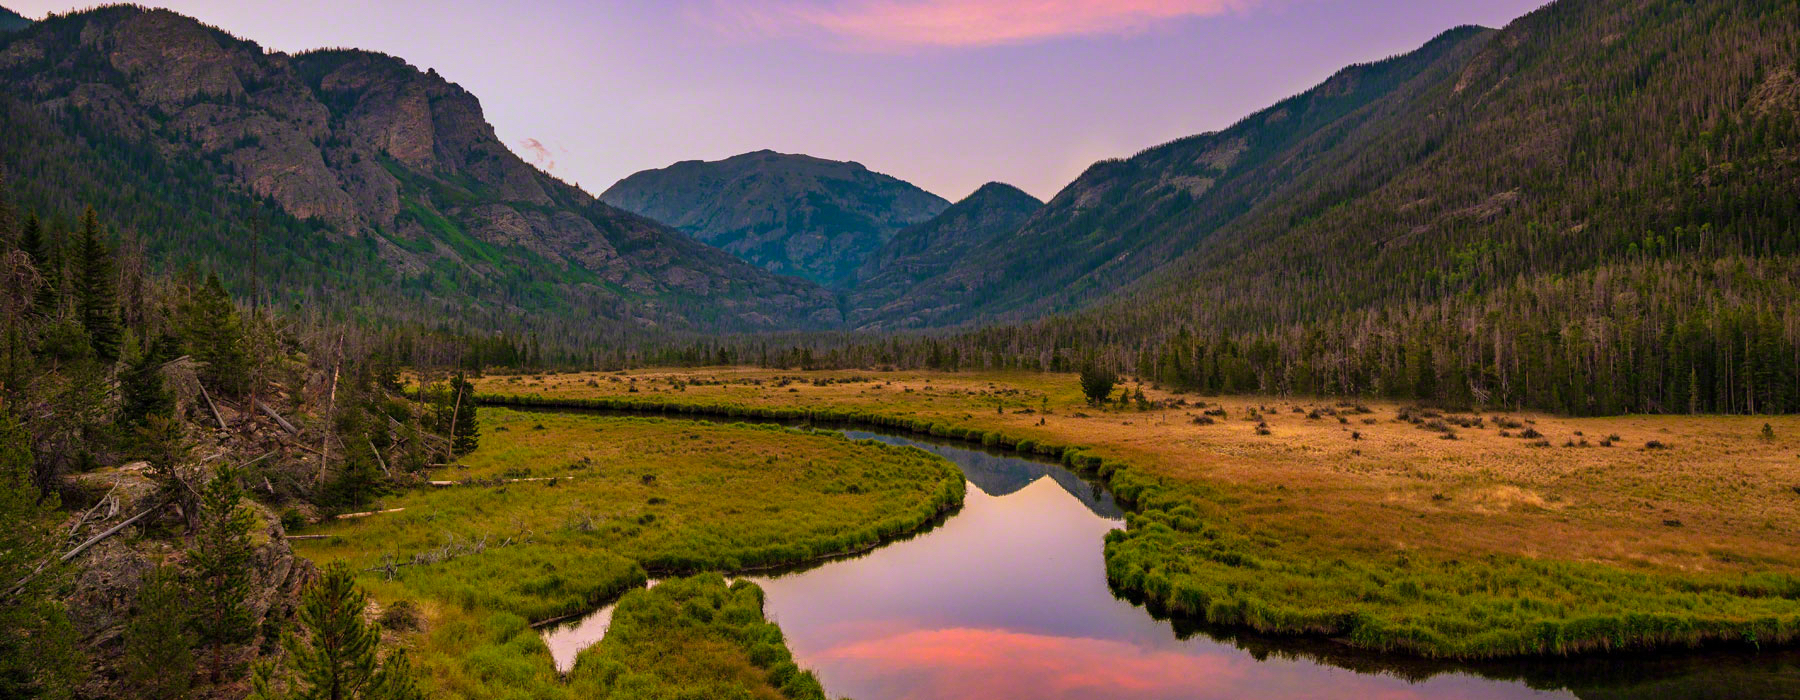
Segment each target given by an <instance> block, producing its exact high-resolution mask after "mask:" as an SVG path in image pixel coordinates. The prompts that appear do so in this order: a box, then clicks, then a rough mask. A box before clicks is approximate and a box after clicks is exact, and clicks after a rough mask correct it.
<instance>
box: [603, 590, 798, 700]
mask: <svg viewBox="0 0 1800 700" xmlns="http://www.w3.org/2000/svg"><path fill="white" fill-rule="evenodd" d="M762 609H763V597H762V590H761V589H759V588H757V586H756V584H753V583H750V582H749V581H741V580H740V581H736V582H733V583H731V584H729V585H727V584H726V582H725V579H724V578H723V577H721V576H719V575H718V574H699V575H696V576H692V577H689V578H681V579H674V580H670V581H664V582H662V584H661V585H658V586H656V587H655V588H650V589H644V590H636V591H632V592H630V593H627V594H625V597H624V598H622V599H620V600H619V606H618V608H617V609H616V610H615V611H614V613H613V621H612V627H611V628H610V629H608V630H607V633H606V637H605V638H604V639H602V640H600V643H599V644H596V645H595V646H594V647H593V648H591V649H589V650H588V651H587V652H585V653H584V654H583V657H582V659H581V660H580V663H579V664H578V665H577V666H576V667H575V669H574V670H573V671H571V672H570V674H569V675H570V677H569V683H570V685H571V686H572V687H575V688H579V689H581V692H582V694H581V697H584V698H594V699H596V700H608V699H611V698H618V699H619V700H627V699H629V700H659V699H662V698H668V699H670V700H673V699H675V698H721V699H731V700H737V699H742V700H752V699H755V700H780V699H781V698H794V699H796V700H824V698H825V691H824V689H823V688H822V687H821V686H820V685H819V681H818V679H817V678H815V677H814V676H813V675H812V674H811V673H809V672H807V671H803V670H801V669H800V667H799V666H797V665H796V664H795V663H794V661H793V656H792V654H790V653H789V652H788V649H787V645H786V644H785V643H784V642H783V640H782V636H781V629H780V628H779V627H777V626H775V625H774V624H771V623H769V622H767V621H765V620H764V619H763V615H762Z"/></svg>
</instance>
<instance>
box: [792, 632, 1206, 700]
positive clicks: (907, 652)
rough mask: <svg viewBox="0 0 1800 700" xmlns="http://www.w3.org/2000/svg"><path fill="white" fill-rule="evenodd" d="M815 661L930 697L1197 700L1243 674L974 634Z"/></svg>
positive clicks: (897, 642) (1104, 643)
mask: <svg viewBox="0 0 1800 700" xmlns="http://www.w3.org/2000/svg"><path fill="white" fill-rule="evenodd" d="M816 661H817V662H818V663H819V664H820V665H822V666H837V667H840V668H850V667H853V668H854V672H855V673H857V674H859V675H868V676H871V677H878V676H906V677H910V678H912V679H914V680H915V681H928V682H926V683H921V684H919V686H920V687H916V688H915V689H914V693H915V694H917V695H919V696H929V697H967V698H994V697H1019V698H1025V697H1030V698H1076V697H1108V696H1118V697H1141V698H1154V697H1171V698H1173V697H1197V696H1201V695H1206V694H1208V693H1206V692H1205V691H1208V690H1211V691H1214V692H1216V691H1218V690H1219V689H1220V688H1221V687H1222V686H1231V685H1234V684H1235V682H1236V681H1237V680H1240V675H1241V674H1240V671H1239V669H1237V668H1234V667H1233V664H1231V662H1230V660H1229V659H1227V658H1224V657H1220V656H1196V655H1190V654H1182V653H1176V652H1169V651H1157V650H1153V649H1143V648H1140V647H1136V646H1133V645H1130V644H1125V643H1122V642H1116V641H1110V640H1103V639H1081V638H1068V637H1049V636H1042V635H1035V634H1028V633H1022V632H1012V631H1007V630H988V629H968V628H951V629H931V630H914V631H910V632H905V633H902V634H898V635H895V636H891V637H882V638H868V639H862V640H859V641H856V642H852V643H850V644H846V645H843V646H840V647H836V648H833V649H828V650H825V651H824V652H823V653H821V654H819V655H818V656H817V658H816ZM871 680H873V678H871ZM923 686H929V687H923Z"/></svg>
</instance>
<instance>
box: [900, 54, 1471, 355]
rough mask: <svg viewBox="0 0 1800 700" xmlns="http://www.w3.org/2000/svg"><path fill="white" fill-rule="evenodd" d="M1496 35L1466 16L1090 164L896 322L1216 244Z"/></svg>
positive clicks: (915, 294) (940, 321)
mask: <svg viewBox="0 0 1800 700" xmlns="http://www.w3.org/2000/svg"><path fill="white" fill-rule="evenodd" d="M1491 35H1492V30H1487V29H1482V28H1479V27H1460V28H1457V29H1453V30H1450V31H1447V32H1445V33H1443V34H1442V35H1440V36H1438V37H1437V38H1435V39H1433V40H1432V41H1430V42H1429V43H1427V44H1426V45H1425V46H1423V47H1421V48H1419V49H1417V50H1415V51H1412V52H1410V53H1407V54H1404V55H1401V56H1397V57H1394V58H1391V59H1388V60H1385V61H1379V62H1375V63H1369V64H1362V65H1357V66H1352V67H1349V68H1345V69H1343V70H1341V71H1339V72H1338V73H1337V74H1335V75H1333V76H1332V77H1331V78H1330V79H1328V80H1326V81H1325V82H1324V83H1321V84H1320V85H1318V86H1316V87H1314V88H1312V89H1310V90H1307V91H1305V92H1303V93H1301V94H1299V95H1296V96H1294V97H1292V98H1289V99H1286V100H1283V101H1281V102H1280V103H1277V104H1276V105H1275V106H1272V107H1269V108H1267V109H1264V110H1262V111H1259V112H1257V113H1255V114H1253V115H1251V116H1249V117H1246V118H1244V119H1243V120H1241V121H1239V122H1238V123H1237V124H1235V125H1233V126H1232V127H1230V128H1227V129H1225V130H1223V131H1219V132H1213V133H1207V134H1200V135H1197V136H1190V137H1187V138H1182V139H1178V140H1176V141H1172V142H1169V143H1167V144H1163V145H1161V146H1156V147H1153V148H1149V149H1146V150H1144V151H1143V152H1140V153H1138V154H1137V155H1135V156H1132V157H1131V158H1128V159H1117V160H1106V161H1101V162H1099V163H1096V164H1094V165H1093V166H1091V167H1089V168H1088V169H1087V171H1086V172H1084V173H1082V174H1081V176H1080V177H1078V178H1077V179H1076V180H1075V181H1074V182H1072V183H1070V184H1069V185H1068V186H1067V187H1065V188H1063V190H1062V191H1060V192H1058V193H1057V194H1056V196H1055V197H1052V198H1051V199H1050V201H1049V202H1048V203H1047V204H1045V205H1044V206H1043V207H1042V208H1041V209H1039V210H1037V212H1036V213H1034V214H1033V215H1032V216H1031V218H1030V219H1029V220H1028V221H1026V222H1025V223H1024V224H1023V225H1021V226H1020V227H1018V229H1017V230H1015V231H1013V232H1011V233H1010V234H1009V235H1007V236H1003V237H1001V238H998V239H996V240H994V241H992V243H991V245H988V246H986V247H984V248H982V249H980V250H975V251H972V252H971V253H970V254H969V255H968V256H966V257H965V258H963V259H962V260H961V261H960V262H959V263H958V264H957V265H955V266H953V267H952V268H950V269H948V270H946V271H944V272H942V273H941V274H939V275H937V276H935V277H933V278H931V279H927V280H923V281H922V282H921V283H920V284H919V285H918V286H917V287H915V288H914V289H912V290H909V291H908V292H907V294H905V295H904V296H903V297H902V298H901V299H899V300H898V301H897V302H895V303H894V304H893V305H892V307H891V309H892V310H891V311H890V312H889V314H888V315H887V317H886V318H884V319H882V320H885V321H898V320H900V319H901V315H904V316H905V317H906V320H907V321H908V324H909V325H923V326H942V325H954V324H958V323H965V322H970V321H977V320H981V319H1026V318H1033V317H1037V316H1042V315H1044V314H1047V313H1051V312H1058V311H1070V310H1074V309H1077V308H1080V307H1082V306H1083V305H1085V304H1087V303H1091V302H1092V301H1094V300H1096V299H1098V298H1101V297H1103V296H1105V295H1106V294H1108V293H1111V292H1114V291H1116V290H1118V289H1120V288H1122V287H1124V286H1125V285H1127V284H1130V283H1132V282H1134V281H1136V280H1138V279H1139V278H1140V277H1141V276H1143V275H1145V274H1147V273H1149V272H1151V271H1152V270H1154V269H1156V268H1158V267H1160V266H1161V265H1163V264H1165V263H1167V262H1169V261H1172V260H1175V259H1177V258H1179V257H1181V256H1182V255H1184V254H1187V253H1188V252H1190V251H1192V250H1194V249H1195V248H1196V247H1198V246H1202V245H1203V241H1204V240H1205V239H1206V238H1207V237H1208V236H1210V235H1211V234H1212V233H1213V232H1214V231H1216V230H1218V229H1219V227H1221V226H1224V225H1226V224H1228V223H1229V222H1230V221H1231V220H1232V219H1233V218H1235V217H1237V216H1240V215H1242V214H1244V213H1245V212H1248V211H1251V210H1252V209H1254V208H1255V207H1256V206H1257V205H1258V204H1260V203H1261V202H1263V201H1265V200H1267V199H1268V198H1270V197H1272V196H1274V195H1275V194H1276V193H1277V192H1279V191H1280V186H1281V184H1282V183H1283V182H1284V180H1285V179H1286V178H1289V177H1292V176H1293V175H1294V174H1295V173H1297V172H1301V171H1303V170H1304V169H1306V168H1308V167H1316V166H1317V164H1318V163H1319V162H1320V161H1321V160H1322V159H1325V158H1327V157H1329V156H1331V155H1332V154H1333V150H1332V147H1333V145H1334V139H1336V138H1340V137H1338V136H1334V134H1342V133H1345V132H1347V131H1349V130H1352V129H1355V128H1357V126H1358V125H1361V124H1364V123H1367V122H1369V121H1370V120H1372V119H1376V118H1378V117H1380V116H1381V114H1382V111H1381V108H1380V107H1379V105H1381V104H1383V103H1389V104H1392V103H1403V102H1405V101H1407V100H1410V99H1413V97H1414V96H1415V95H1417V94H1418V93H1419V92H1420V91H1422V90H1424V89H1425V88H1426V87H1427V86H1429V85H1431V84H1432V83H1434V82H1435V81H1437V80H1440V79H1442V78H1443V77H1444V76H1447V75H1451V74H1452V73H1453V72H1454V71H1455V70H1456V69H1457V66H1458V64H1459V62H1460V61H1463V60H1466V59H1467V58H1468V57H1469V56H1470V55H1472V54H1473V53H1474V51H1475V50H1476V49H1477V48H1479V47H1480V46H1481V45H1482V44H1483V43H1485V41H1486V39H1487V38H1488V37H1490V36H1491Z"/></svg>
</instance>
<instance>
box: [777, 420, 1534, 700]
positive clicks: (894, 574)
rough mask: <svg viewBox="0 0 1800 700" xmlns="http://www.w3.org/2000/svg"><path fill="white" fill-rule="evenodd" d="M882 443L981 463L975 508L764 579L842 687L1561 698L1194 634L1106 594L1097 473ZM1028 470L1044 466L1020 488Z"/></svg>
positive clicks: (908, 693) (916, 693) (1106, 526)
mask: <svg viewBox="0 0 1800 700" xmlns="http://www.w3.org/2000/svg"><path fill="white" fill-rule="evenodd" d="M853 436H859V437H860V436H862V435H861V434H853ZM882 439H883V440H884V441H887V442H891V443H896V444H914V445H917V446H919V447H923V448H926V449H931V450H932V451H934V452H937V453H939V454H942V455H944V456H946V457H948V458H950V459H952V460H953V461H956V462H957V463H958V464H963V465H965V466H968V465H975V466H976V468H975V469H972V470H971V471H970V475H969V480H970V486H971V488H970V489H969V492H968V496H967V499H966V501H965V503H964V505H963V509H962V511H961V512H960V513H958V514H957V516H956V517H954V518H952V519H950V520H949V521H948V522H946V523H944V524H943V525H942V526H941V527H939V528H937V529H936V530H933V531H931V532H930V533H927V534H925V535H922V536H920V537H918V538H915V539H912V540H907V541H904V542H899V543H895V544H891V545H888V546H887V547H884V548H882V549H880V550H877V551H876V552H874V553H873V554H871V555H869V556H866V557H862V558H859V559H854V560H848V561H842V562H837V563H834V564H831V565H828V566H824V567H820V568H817V569H812V570H809V571H804V572H799V573H794V574H787V575H782V576H775V577H770V578H753V579H752V580H754V581H756V583H757V584H759V585H761V586H762V587H763V590H764V591H766V592H767V594H768V596H767V601H768V602H767V604H766V607H765V609H766V611H767V613H768V615H769V616H770V618H771V619H773V620H775V621H776V622H778V623H780V624H781V627H782V630H783V631H785V632H786V633H787V636H788V643H789V645H790V646H791V647H792V648H793V649H794V654H795V656H796V657H797V659H798V660H799V661H800V663H801V665H802V666H805V667H807V668H810V669H813V670H814V671H815V672H817V673H818V674H819V677H820V680H822V681H823V682H824V683H825V688H826V690H827V691H828V692H829V693H830V694H831V695H833V696H848V697H854V698H860V699H862V700H885V699H896V700H913V699H918V700H926V699H937V698H994V697H1035V698H1068V699H1075V698H1116V697H1134V698H1170V699H1173V698H1244V697H1277V698H1279V697H1295V698H1300V697H1322V696H1335V697H1445V696H1453V697H1466V698H1513V697H1553V696H1556V695H1555V694H1549V693H1543V692H1540V691H1535V690H1531V689H1529V688H1524V687H1521V686H1518V685H1514V684H1507V683H1503V682H1497V681H1490V680H1485V679H1480V678H1475V677H1471V676H1466V675H1439V676H1435V677H1432V678H1430V679H1428V680H1425V681H1423V682H1417V683H1412V682H1406V681H1402V680H1400V679H1397V678H1393V677H1387V676H1371V675H1362V674H1357V673H1354V672H1351V671H1348V670H1344V669H1339V668H1334V667H1330V666H1323V665H1319V664H1316V663H1311V662H1309V661H1304V660H1294V659H1277V660H1271V661H1259V660H1257V659H1256V658H1253V657H1252V656H1250V655H1249V654H1246V653H1245V652H1244V651H1242V650H1240V649H1238V648H1236V647H1234V646H1231V645H1228V644H1223V643H1220V642H1216V641H1213V640H1211V639H1205V638H1199V639H1181V638H1179V637H1178V636H1177V635H1176V634H1175V630H1174V629H1173V627H1172V626H1171V625H1170V624H1169V623H1167V622H1163V621H1158V620H1155V619H1153V618H1152V617H1151V616H1149V615H1147V614H1146V613H1145V611H1144V610H1143V609H1142V608H1139V607H1136V606H1134V605H1132V604H1130V603H1129V602H1126V601H1122V600H1119V599H1118V598H1116V597H1114V596H1113V595H1112V593H1111V591H1110V590H1109V589H1108V588H1107V583H1106V574H1105V569H1104V562H1103V559H1102V550H1101V548H1100V547H1099V546H1098V545H1099V541H1100V539H1101V537H1103V536H1104V535H1105V534H1106V532H1107V531H1108V530H1111V529H1114V528H1118V527H1122V525H1123V523H1122V522H1121V521H1120V520H1119V519H1118V515H1117V514H1118V512H1119V511H1118V508H1117V506H1116V505H1115V504H1113V503H1112V502H1111V499H1110V496H1105V497H1103V498H1093V497H1091V496H1092V493H1093V492H1092V489H1091V487H1090V486H1089V485H1088V484H1087V483H1086V482H1084V481H1082V480H1080V479H1079V478H1078V477H1075V476H1074V475H1073V474H1070V473H1069V472H1067V471H1066V470H1063V469H1062V468H1061V467H1058V466H1056V465H1051V464H1045V463H1038V462H1029V461H1026V460H1022V459H1018V458H1012V457H1001V456H995V455H989V454H984V453H981V452H976V451H973V450H967V449H961V448H954V447H946V446H942V445H929V444H922V443H917V442H915V441H911V440H905V439H900V438H893V437H884V438H882ZM965 460H966V461H965ZM1055 472H1061V473H1062V474H1063V475H1066V477H1067V478H1066V479H1057V478H1055V477H1054V476H1053V474H1054V473H1055ZM1020 474H1035V475H1036V476H1035V478H1034V479H1033V480H1030V481H1028V482H1025V483H1024V484H1021V483H1020V478H1019V476H1018V475H1020ZM984 484H993V485H996V486H995V489H996V490H997V491H1000V492H1001V494H1002V495H995V494H994V493H992V492H990V491H989V490H988V488H987V486H984ZM1071 487H1072V488H1071ZM1084 496H1087V497H1085V498H1084ZM1562 697H1568V696H1567V695H1562Z"/></svg>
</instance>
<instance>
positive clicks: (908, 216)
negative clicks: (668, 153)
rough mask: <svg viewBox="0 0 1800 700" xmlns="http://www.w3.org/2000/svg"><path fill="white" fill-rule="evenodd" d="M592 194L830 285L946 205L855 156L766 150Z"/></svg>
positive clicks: (681, 167) (663, 171)
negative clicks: (846, 159) (853, 158)
mask: <svg viewBox="0 0 1800 700" xmlns="http://www.w3.org/2000/svg"><path fill="white" fill-rule="evenodd" d="M600 201H603V202H606V203H607V204H611V205H613V206H616V207H619V208H621V209H624V210H626V211H632V212H636V213H638V214H641V215H643V216H646V217H649V218H651V219H655V220H657V221H660V222H662V223H664V224H667V225H669V226H672V227H675V228H677V229H680V230H681V231H684V232H686V233H688V234H690V235H692V236H694V237H695V238H697V239H699V240H701V241H704V242H706V243H710V244H712V245H715V246H718V247H720V248H723V249H725V250H727V251H730V252H732V253H734V254H736V255H738V256H739V257H741V258H743V259H745V260H747V261H750V262H752V263H754V264H756V265H759V266H761V267H763V268H766V269H768V270H771V271H774V272H777V273H780V274H787V275H795V276H798V277H803V278H805V279H809V280H812V281H814V282H817V283H819V284H823V285H826V286H828V287H844V286H846V285H848V284H849V283H850V282H852V281H853V280H854V277H855V274H856V270H857V269H858V268H859V267H861V266H862V265H863V263H864V262H865V261H866V260H867V258H868V256H870V255H872V254H874V253H875V252H876V251H877V250H879V249H880V248H881V246H883V245H884V244H886V243H887V241H888V239H890V238H892V237H893V235H894V233H895V232H897V231H899V230H900V229H902V228H905V227H907V226H910V225H912V224H916V223H920V222H923V221H926V220H928V219H930V218H931V217H933V216H936V215H937V214H938V213H939V212H942V211H943V210H944V209H945V208H947V207H949V206H950V203H949V202H947V201H944V199H943V198H941V197H938V196H937V195H934V194H931V193H929V192H926V191H925V190H922V189H919V188H918V187H916V186H914V185H912V184H910V183H907V182H905V181H903V180H900V179H898V178H894V177H892V176H888V175H883V174H881V173H877V172H873V171H871V170H869V169H868V168H866V167H863V166H862V164H860V163H854V162H841V161H833V160H826V159H823V158H814V157H812V156H806V155H795V154H785V153H776V152H774V151H769V150H763V151H756V152H753V153H745V154H742V155H737V156H733V157H731V158H726V159H724V160H719V161H711V162H707V161H697V160H691V161H682V162H679V163H676V164H674V165H671V166H669V167H666V168H660V169H656V170H645V171H643V172H639V173H636V174H633V175H631V176H630V177H627V178H625V179H623V180H620V181H619V182H618V183H616V184H614V185H613V186H612V187H610V188H608V189H607V190H606V191H605V192H604V193H601V195H600Z"/></svg>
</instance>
